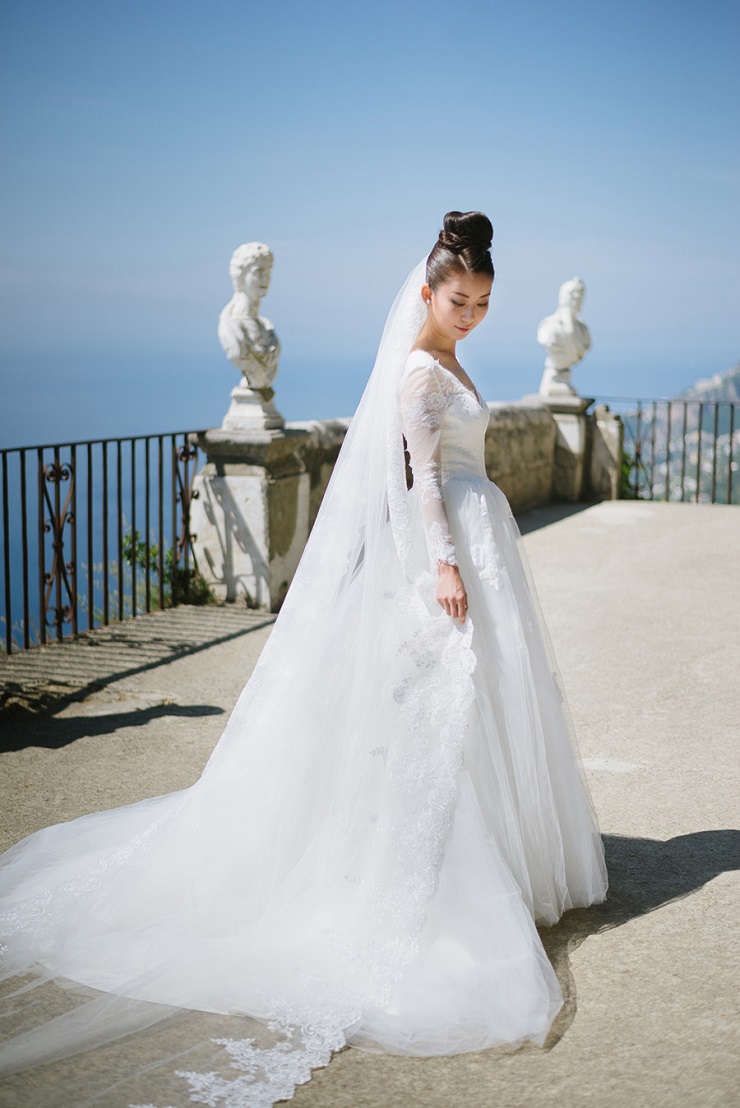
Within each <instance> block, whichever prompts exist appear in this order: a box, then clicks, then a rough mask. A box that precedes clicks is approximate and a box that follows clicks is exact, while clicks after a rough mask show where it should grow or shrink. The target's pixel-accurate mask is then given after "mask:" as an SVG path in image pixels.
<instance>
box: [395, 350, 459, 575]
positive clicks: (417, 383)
mask: <svg viewBox="0 0 740 1108" xmlns="http://www.w3.org/2000/svg"><path fill="white" fill-rule="evenodd" d="M400 400H401V420H402V424H403V433H404V435H405V436H406V442H407V444H408V448H409V454H410V456H411V469H412V470H413V474H414V485H415V486H416V487H417V488H418V490H419V499H420V501H421V510H422V515H423V517H424V527H425V531H426V538H427V546H428V548H429V554H430V557H431V559H432V563H433V564H435V563H436V564H437V565H438V564H439V563H440V562H446V563H447V564H448V565H457V555H456V553H455V546H454V543H453V541H452V535H451V534H450V526H449V522H448V519H447V512H446V510H445V503H444V496H443V494H442V482H441V479H440V478H441V470H440V439H441V433H442V424H443V422H444V418H445V411H446V408H447V397H446V396H445V394H444V392H443V391H442V389H441V387H440V384H439V381H438V379H437V374H436V371H435V366H434V362H433V360H432V359H431V358H427V357H424V359H423V360H418V359H415V358H414V355H413V354H412V355H411V357H410V358H409V361H408V362H407V364H406V369H405V371H404V375H403V379H402V381H401V389H400Z"/></svg>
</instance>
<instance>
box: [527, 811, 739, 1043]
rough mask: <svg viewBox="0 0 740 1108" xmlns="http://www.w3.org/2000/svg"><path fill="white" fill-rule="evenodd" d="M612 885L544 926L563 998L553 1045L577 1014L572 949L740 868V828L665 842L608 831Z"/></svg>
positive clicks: (551, 1039)
mask: <svg viewBox="0 0 740 1108" xmlns="http://www.w3.org/2000/svg"><path fill="white" fill-rule="evenodd" d="M604 847H605V850H606V864H607V869H608V871H609V891H608V894H607V899H606V900H605V901H604V903H603V904H597V905H595V906H594V907H593V908H580V909H574V910H572V911H570V912H566V913H565V915H564V916H563V917H562V919H561V920H560V921H559V923H557V924H556V925H555V926H554V927H543V928H542V929H541V930H540V935H541V938H542V942H543V944H544V947H545V949H546V951H547V954H548V957H549V958H550V961H551V962H552V964H553V966H554V967H555V972H556V973H557V975H558V980H559V981H560V987H561V989H562V991H563V996H564V998H565V1003H564V1004H563V1007H562V1009H561V1011H560V1013H559V1015H558V1017H557V1019H556V1020H555V1022H554V1024H553V1025H552V1028H551V1029H550V1033H549V1035H548V1037H547V1040H546V1042H545V1048H546V1049H552V1047H554V1046H555V1045H556V1044H557V1043H558V1042H559V1041H560V1039H561V1038H562V1037H563V1035H564V1034H565V1032H566V1031H567V1030H568V1028H569V1027H570V1025H571V1023H572V1022H573V1020H574V1018H575V1014H576V989H575V982H574V979H573V976H572V974H571V971H570V954H571V952H572V951H574V950H576V949H577V948H578V947H579V946H580V945H581V943H582V942H583V941H584V939H587V938H588V937H589V936H590V935H595V934H597V933H598V932H600V931H608V930H610V929H611V928H613V927H620V926H621V925H622V924H623V923H627V922H628V921H629V920H632V919H636V918H637V917H638V916H644V915H647V913H648V912H653V911H655V909H656V908H661V907H662V906H663V905H664V904H669V903H670V902H671V901H675V900H682V899H683V898H684V897H687V896H689V895H690V894H691V893H693V892H695V891H696V890H697V889H700V888H701V887H702V885H706V883H707V882H708V881H711V880H712V878H714V877H717V876H719V874H721V873H724V872H726V871H728V870H736V869H740V831H737V830H722V831H696V832H694V833H693V834H690V835H677V836H676V838H674V839H668V840H666V841H665V842H661V841H659V840H655V839H632V838H627V837H623V836H621V835H604Z"/></svg>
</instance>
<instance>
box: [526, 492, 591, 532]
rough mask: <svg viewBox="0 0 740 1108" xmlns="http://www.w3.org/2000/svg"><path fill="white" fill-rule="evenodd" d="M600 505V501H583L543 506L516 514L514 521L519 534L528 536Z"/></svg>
mask: <svg viewBox="0 0 740 1108" xmlns="http://www.w3.org/2000/svg"><path fill="white" fill-rule="evenodd" d="M600 503H601V501H600V500H584V501H577V502H576V503H571V502H568V503H557V502H556V503H554V504H544V505H543V506H542V507H541V508H530V509H529V510H528V511H526V512H517V513H515V515H514V519H515V520H516V523H517V526H518V528H519V530H520V531H521V533H522V534H523V535H528V534H529V532H530V531H538V530H539V529H540V527H548V526H549V525H550V524H551V523H558V522H559V521H560V520H561V519H567V518H568V516H573V515H575V514H576V513H577V512H585V511H586V510H587V509H588V508H593V506H594V504H600Z"/></svg>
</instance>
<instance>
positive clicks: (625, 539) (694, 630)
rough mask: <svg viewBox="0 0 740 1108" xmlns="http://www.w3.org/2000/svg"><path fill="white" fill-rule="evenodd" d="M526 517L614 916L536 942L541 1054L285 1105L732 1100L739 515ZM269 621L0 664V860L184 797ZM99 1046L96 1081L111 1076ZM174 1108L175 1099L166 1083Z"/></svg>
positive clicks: (45, 1102) (593, 511)
mask: <svg viewBox="0 0 740 1108" xmlns="http://www.w3.org/2000/svg"><path fill="white" fill-rule="evenodd" d="M519 522H520V526H521V527H522V530H523V532H524V536H525V537H524V549H525V551H526V554H527V556H528V558H529V561H530V565H531V567H532V571H533V573H534V576H535V580H536V582H537V588H538V592H539V596H540V601H541V604H542V608H543V611H544V614H545V617H546V620H547V623H548V627H549V629H550V633H551V636H552V639H553V643H554V646H555V649H556V652H557V656H558V660H559V663H560V667H561V670H562V674H563V680H564V683H565V688H566V691H567V693H568V698H569V704H570V707H571V711H572V713H573V718H574V722H575V725H576V729H577V732H578V737H579V742H580V746H581V752H582V755H583V758H584V765H585V768H586V772H587V775H588V777H589V782H590V785H591V788H592V792H593V795H594V801H595V804H596V807H597V810H598V813H599V818H600V821H601V826H602V830H603V833H604V836H605V841H606V846H607V855H608V864H609V870H610V880H611V888H610V896H609V899H608V900H607V902H606V903H605V904H604V905H603V906H600V907H599V908H597V909H594V910H591V911H589V912H571V913H568V914H566V916H565V917H564V918H563V920H562V921H561V923H560V924H559V925H558V926H557V927H554V928H551V929H549V930H547V931H545V932H543V938H544V939H545V942H546V944H547V948H548V952H549V953H550V956H551V958H552V960H553V963H554V965H555V967H556V969H557V972H558V975H559V978H560V981H561V985H562V987H563V990H564V993H565V995H566V1004H565V1007H564V1010H563V1012H562V1014H561V1015H560V1017H559V1018H558V1020H557V1021H556V1024H555V1026H554V1028H553V1030H552V1032H551V1035H550V1037H549V1039H548V1042H547V1044H546V1046H545V1049H542V1050H539V1049H536V1048H531V1047H526V1048H523V1049H521V1050H520V1051H518V1052H514V1053H505V1052H501V1051H486V1052H483V1053H480V1054H470V1055H459V1056H456V1057H451V1058H430V1059H418V1058H411V1059H409V1058H396V1057H390V1056H384V1055H370V1054H365V1053H362V1052H360V1051H355V1050H345V1051H343V1052H341V1053H340V1054H338V1055H337V1056H336V1057H335V1058H334V1059H333V1061H332V1063H331V1065H330V1066H329V1067H327V1068H326V1069H324V1070H320V1071H318V1072H316V1073H315V1074H314V1076H313V1078H312V1080H311V1081H310V1082H309V1083H308V1084H307V1085H304V1086H302V1087H300V1088H299V1089H298V1091H297V1093H296V1096H295V1098H294V1100H293V1101H292V1102H291V1103H292V1104H295V1105H296V1108H458V1106H466V1108H555V1106H557V1108H580V1106H583V1108H586V1106H589V1108H625V1106H629V1108H642V1106H645V1108H647V1106H650V1108H724V1106H728V1108H729V1106H730V1105H733V1106H734V1105H735V1104H737V1088H738V1085H739V1084H740V1070H739V1069H738V1061H737V1059H738V1057H740V1042H738V1032H737V1028H738V1020H737V1014H738V1013H737V995H738V954H737V941H736V940H734V939H732V937H731V932H732V928H733V926H734V925H735V921H736V920H737V916H738V898H737V890H738V878H737V872H736V871H737V868H738V866H740V846H739V840H740V832H738V831H737V830H736V829H737V828H738V826H739V824H738V816H739V815H740V812H739V811H738V804H737V786H736V781H737V768H738V759H737V730H738V715H739V713H738V708H739V707H740V705H739V704H738V694H737V672H738V667H739V663H740V643H739V641H738V619H737V613H738V611H739V610H740V574H738V571H737V562H738V558H737V555H738V549H739V548H740V509H738V508H736V507H725V506H720V505H698V506H697V505H688V504H662V503H643V502H640V503H632V502H622V501H616V502H612V501H609V502H604V503H601V504H595V505H590V506H571V507H568V508H566V507H558V506H552V507H550V508H547V509H541V510H538V511H536V512H530V513H528V514H526V515H524V516H522V517H520V520H519ZM272 618H273V617H270V616H267V617H265V616H263V615H261V614H259V613H254V612H251V613H250V612H248V611H247V610H246V609H238V608H212V609H193V608H183V609H178V610H176V611H173V612H167V613H164V614H156V615H153V616H150V617H144V618H142V619H139V620H137V621H135V622H133V623H129V624H124V625H119V626H117V627H115V628H111V629H110V630H106V631H104V632H98V633H96V634H95V635H93V636H89V637H86V638H85V639H83V640H81V641H80V642H78V643H75V644H70V645H65V646H63V647H61V648H58V647H49V648H47V649H46V650H43V651H38V652H36V653H34V654H33V655H31V654H29V655H28V656H26V657H15V658H11V659H3V660H2V662H0V687H2V688H3V689H4V691H5V693H4V695H5V699H6V705H7V706H6V709H5V711H4V712H3V713H2V714H0V729H2V743H3V749H4V751H5V753H4V755H3V758H2V769H3V773H2V777H1V779H0V805H1V810H2V816H1V818H0V836H1V838H2V845H4V846H7V845H9V844H10V843H11V842H13V841H15V840H16V839H18V838H20V837H21V836H22V835H24V834H27V833H28V832H30V831H32V830H34V829H35V828H37V827H41V826H44V825H46V824H48V823H51V822H54V821H56V820H61V819H69V818H72V817H74V816H76V815H79V814H81V813H83V812H86V811H91V810H95V809H98V808H101V807H110V806H113V805H116V804H123V803H129V802H131V801H134V800H137V799H139V798H140V797H143V796H147V795H154V794H157V793H161V792H165V791H169V790H170V789H175V788H180V787H183V786H186V785H188V784H190V783H191V782H192V781H194V780H195V779H196V778H197V777H198V775H199V773H200V771H201V768H202V766H203V763H204V761H205V760H206V758H207V757H208V754H209V752H210V750H211V749H212V748H213V745H214V743H215V742H216V741H217V740H218V737H219V735H220V733H221V730H222V728H223V724H224V721H225V719H226V717H227V714H228V712H229V710H230V708H231V706H232V705H233V703H234V701H235V699H236V697H237V695H238V693H239V690H240V689H241V687H242V686H243V684H244V681H245V680H246V678H247V677H248V675H249V673H250V672H251V669H252V666H253V665H254V662H255V660H256V658H257V657H258V655H259V651H260V649H261V647H262V645H263V644H264V642H265V641H266V638H267V636H268V635H269V632H270V625H271V622H272ZM19 690H20V691H19ZM196 1018H198V1017H197V1016H196ZM106 1049H108V1050H111V1051H112V1050H113V1048H103V1049H102V1050H101V1051H98V1052H95V1054H96V1055H97V1056H98V1060H97V1071H96V1072H97V1074H98V1076H100V1074H101V1073H103V1074H104V1075H105V1076H106V1077H107V1076H109V1075H110V1074H111V1073H112V1071H113V1066H114V1061H113V1054H108V1053H105V1051H106ZM118 1049H119V1050H120V1049H122V1044H118ZM123 1049H124V1054H125V1048H123ZM137 1060H138V1059H137V1058H129V1059H128V1060H127V1062H128V1063H129V1064H132V1063H133V1062H135V1061H137ZM93 1068H94V1067H93ZM90 1080H91V1070H90V1061H89V1060H87V1061H86V1060H84V1059H83V1060H80V1061H77V1060H75V1059H69V1060H67V1062H64V1063H57V1064H51V1065H49V1066H47V1067H41V1068H39V1069H38V1070H36V1071H34V1072H33V1073H30V1074H23V1075H19V1076H18V1077H15V1078H12V1079H8V1080H7V1081H6V1082H5V1083H3V1085H2V1086H1V1087H0V1102H1V1103H2V1104H3V1105H7V1106H13V1108H78V1105H79V1104H80V1103H81V1099H86V1097H85V1098H80V1096H79V1090H80V1088H81V1087H83V1085H84V1087H85V1088H86V1089H87V1091H88V1092H91V1091H92V1090H91V1089H90V1088H89V1087H88V1083H89V1082H90ZM167 1096H168V1100H167V1101H166V1102H165V1101H162V1102H161V1103H167V1104H170V1105H173V1108H175V1106H176V1108H186V1106H187V1105H188V1104H189V1103H190V1102H189V1101H188V1100H187V1098H186V1095H185V1093H184V1092H183V1091H182V1089H181V1088H180V1087H179V1085H178V1086H173V1087H172V1088H171V1089H168V1092H167ZM139 1099H140V1100H142V1101H144V1100H146V1099H147V1097H146V1095H145V1094H144V1095H140V1096H139ZM131 1100H132V1098H131V1097H127V1098H125V1099H124V1100H121V1099H120V1093H119V1094H117V1096H114V1094H113V1093H111V1098H110V1100H109V1101H107V1100H105V1098H104V1100H103V1102H102V1103H103V1104H104V1105H105V1108H119V1105H124V1104H128V1103H129V1102H131ZM96 1103H101V1102H100V1101H96Z"/></svg>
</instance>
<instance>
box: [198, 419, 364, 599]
mask: <svg viewBox="0 0 740 1108" xmlns="http://www.w3.org/2000/svg"><path fill="white" fill-rule="evenodd" d="M348 423H349V421H348V420H332V421H324V422H323V423H321V424H319V423H317V422H314V421H309V422H306V423H293V424H286V425H285V426H284V427H282V428H279V429H273V430H269V429H263V430H256V431H245V430H241V431H238V430H237V431H230V430H228V429H226V428H222V427H220V428H216V429H213V430H210V431H205V432H203V433H201V434H199V435H196V436H194V441H195V442H196V443H197V445H198V447H199V448H200V449H201V450H202V451H203V452H204V453H205V455H206V457H207V462H206V464H205V465H204V466H203V468H202V469H201V471H200V473H199V474H198V475H197V477H196V478H195V482H194V491H196V492H197V497H196V498H195V499H193V500H192V501H191V507H190V531H191V534H192V535H194V536H195V537H194V539H193V550H194V554H195V561H196V565H197V567H198V572H199V573H200V574H201V576H202V577H204V578H205V580H206V581H207V582H208V584H209V585H210V586H211V588H212V589H213V592H214V593H215V595H216V596H217V597H218V598H219V599H221V600H231V601H238V600H244V601H245V602H246V604H247V605H248V606H249V607H250V608H262V609H266V610H268V611H273V612H274V611H277V610H278V609H279V607H280V605H281V603H282V601H283V599H284V598H285V594H286V592H287V591H288V586H289V584H290V582H291V580H292V579H293V574H294V573H295V570H296V567H297V566H298V562H299V561H300V558H301V554H302V553H303V549H304V547H305V545H306V541H307V539H308V534H309V531H310V528H311V526H312V524H313V521H314V519H315V518H316V512H317V511H318V508H319V505H320V503H321V498H322V496H323V493H324V490H325V488H326V484H327V483H328V480H329V477H330V475H331V471H332V468H333V465H334V462H335V460H336V457H337V454H338V453H339V449H340V447H341V444H342V441H343V439H344V435H345V433H346V430H347V425H348Z"/></svg>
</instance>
